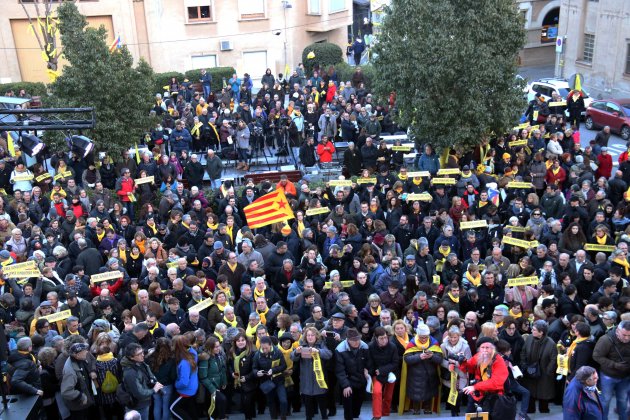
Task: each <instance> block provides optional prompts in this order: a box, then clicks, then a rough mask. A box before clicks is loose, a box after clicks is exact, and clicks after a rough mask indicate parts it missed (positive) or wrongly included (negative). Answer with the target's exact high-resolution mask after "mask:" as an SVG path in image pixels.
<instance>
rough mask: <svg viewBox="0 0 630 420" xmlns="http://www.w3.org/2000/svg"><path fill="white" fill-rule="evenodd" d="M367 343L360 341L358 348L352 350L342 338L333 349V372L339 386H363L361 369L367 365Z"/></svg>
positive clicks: (363, 378) (363, 380)
mask: <svg viewBox="0 0 630 420" xmlns="http://www.w3.org/2000/svg"><path fill="white" fill-rule="evenodd" d="M368 358H369V355H368V345H367V344H365V343H364V342H363V341H361V343H360V345H359V348H358V349H356V350H353V349H352V348H350V345H349V344H348V340H344V341H342V342H341V343H339V345H338V346H337V348H336V349H335V362H336V363H335V373H336V375H337V380H338V381H339V388H341V389H344V388H348V387H352V388H365V384H366V382H367V381H366V379H365V376H364V375H363V370H364V369H366V368H367V367H368Z"/></svg>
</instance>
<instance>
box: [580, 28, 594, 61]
mask: <svg viewBox="0 0 630 420" xmlns="http://www.w3.org/2000/svg"><path fill="white" fill-rule="evenodd" d="M594 50H595V35H593V34H584V51H583V54H582V61H584V62H586V63H592V62H593V51H594Z"/></svg>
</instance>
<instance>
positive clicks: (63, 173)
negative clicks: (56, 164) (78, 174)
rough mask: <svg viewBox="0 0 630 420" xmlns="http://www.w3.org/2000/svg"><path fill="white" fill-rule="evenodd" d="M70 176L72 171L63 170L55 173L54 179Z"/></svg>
mask: <svg viewBox="0 0 630 420" xmlns="http://www.w3.org/2000/svg"><path fill="white" fill-rule="evenodd" d="M71 176H72V171H64V172H60V173H58V174H57V175H55V178H54V180H55V181H56V180H58V179H61V178H70V177H71Z"/></svg>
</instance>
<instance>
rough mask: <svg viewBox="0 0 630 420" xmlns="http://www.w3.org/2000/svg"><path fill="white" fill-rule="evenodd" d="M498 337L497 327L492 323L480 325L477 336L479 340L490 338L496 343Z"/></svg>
mask: <svg viewBox="0 0 630 420" xmlns="http://www.w3.org/2000/svg"><path fill="white" fill-rule="evenodd" d="M495 311H496V309H495ZM498 336H499V330H498V329H497V326H496V324H495V323H494V322H490V321H488V322H485V323H483V324H482V325H481V333H480V334H479V338H481V337H490V338H491V339H492V340H493V341H494V342H496V341H497V337H498Z"/></svg>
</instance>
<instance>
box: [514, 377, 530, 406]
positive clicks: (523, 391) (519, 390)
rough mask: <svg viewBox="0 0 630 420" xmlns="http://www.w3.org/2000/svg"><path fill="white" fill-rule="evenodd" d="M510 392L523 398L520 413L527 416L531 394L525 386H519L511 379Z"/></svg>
mask: <svg viewBox="0 0 630 420" xmlns="http://www.w3.org/2000/svg"><path fill="white" fill-rule="evenodd" d="M510 391H512V393H513V394H515V395H520V396H521V409H520V411H519V413H521V414H526V413H527V408H528V407H529V398H530V396H531V393H530V392H529V390H528V389H527V388H525V387H524V386H523V385H521V384H519V383H518V382H517V381H516V380H515V379H510Z"/></svg>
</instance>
